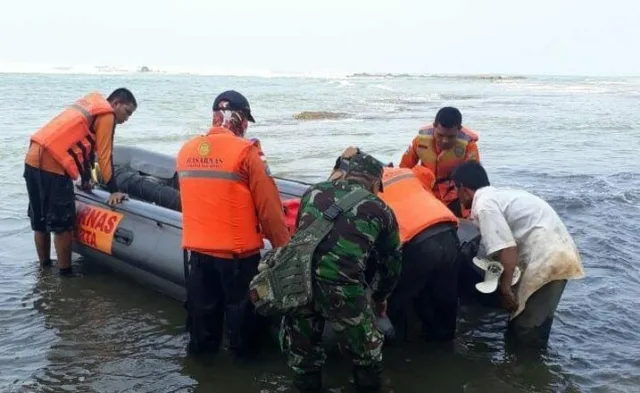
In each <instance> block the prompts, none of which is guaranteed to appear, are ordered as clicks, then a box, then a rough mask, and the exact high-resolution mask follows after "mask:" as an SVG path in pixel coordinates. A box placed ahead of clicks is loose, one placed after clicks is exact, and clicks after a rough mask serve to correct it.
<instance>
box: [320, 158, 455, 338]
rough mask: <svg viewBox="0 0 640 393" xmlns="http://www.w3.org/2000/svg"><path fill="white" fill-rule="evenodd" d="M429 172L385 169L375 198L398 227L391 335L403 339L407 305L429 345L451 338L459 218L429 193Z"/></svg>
mask: <svg viewBox="0 0 640 393" xmlns="http://www.w3.org/2000/svg"><path fill="white" fill-rule="evenodd" d="M358 151H359V149H357V148H354V147H349V148H348V149H346V150H345V151H344V153H343V154H342V156H341V157H339V158H338V160H337V161H336V165H335V167H334V172H333V173H332V174H331V176H330V179H335V178H338V177H341V176H343V174H344V170H345V169H346V168H348V165H349V163H348V160H349V158H350V157H352V156H353V155H354V154H356V153H357V152H358ZM434 183H435V176H434V175H433V172H431V171H430V170H429V169H428V168H426V167H423V166H415V167H413V168H412V169H407V168H392V167H385V168H384V171H383V177H382V184H383V190H384V192H381V193H379V194H378V196H379V197H380V199H382V200H383V201H384V202H385V203H387V204H388V205H389V207H391V210H392V211H393V213H394V214H395V216H396V219H397V221H398V225H399V227H400V241H401V242H402V245H403V247H402V273H401V276H400V281H399V282H398V285H397V286H396V289H395V291H394V292H393V294H392V295H391V297H390V298H389V302H388V308H387V315H388V316H389V319H390V320H391V323H392V324H393V326H394V327H395V329H396V333H399V334H401V335H402V336H404V337H405V338H406V336H407V329H408V326H407V320H406V307H407V304H410V303H413V307H414V310H415V312H416V314H417V315H418V317H419V318H420V320H421V322H422V331H423V335H424V336H425V339H426V340H428V341H449V340H452V339H453V338H454V336H455V328H456V317H457V308H458V294H457V282H458V249H459V240H458V231H457V230H458V218H457V217H456V216H455V215H454V214H453V213H452V212H451V211H450V210H449V209H448V208H447V206H445V205H444V204H443V203H442V202H440V201H439V200H438V199H437V198H436V197H435V196H434V195H433V193H432V189H433V186H434Z"/></svg>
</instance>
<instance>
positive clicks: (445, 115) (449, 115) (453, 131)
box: [433, 106, 462, 150]
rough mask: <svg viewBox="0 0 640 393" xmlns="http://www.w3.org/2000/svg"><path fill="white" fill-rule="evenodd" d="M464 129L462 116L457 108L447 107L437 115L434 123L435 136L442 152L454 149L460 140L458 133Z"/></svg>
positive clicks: (441, 109)
mask: <svg viewBox="0 0 640 393" xmlns="http://www.w3.org/2000/svg"><path fill="white" fill-rule="evenodd" d="M460 129H462V114H461V113H460V111H459V110H458V109H457V108H454V107H452V106H445V107H444V108H440V110H439V111H438V113H436V119H435V120H434V122H433V136H434V137H435V138H436V144H437V145H438V148H439V149H441V150H448V149H451V148H453V146H454V145H455V143H456V141H457V140H458V131H460Z"/></svg>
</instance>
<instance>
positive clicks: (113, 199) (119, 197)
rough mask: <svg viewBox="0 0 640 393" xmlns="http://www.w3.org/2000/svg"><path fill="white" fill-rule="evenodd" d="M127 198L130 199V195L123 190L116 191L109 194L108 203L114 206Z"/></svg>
mask: <svg viewBox="0 0 640 393" xmlns="http://www.w3.org/2000/svg"><path fill="white" fill-rule="evenodd" d="M125 199H129V195H127V194H125V193H123V192H114V193H112V194H111V195H109V200H108V201H107V204H108V205H109V206H113V205H116V204H118V203H120V202H122V201H123V200H125Z"/></svg>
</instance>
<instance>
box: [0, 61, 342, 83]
mask: <svg viewBox="0 0 640 393" xmlns="http://www.w3.org/2000/svg"><path fill="white" fill-rule="evenodd" d="M0 74H54V75H56V74H69V75H130V74H136V75H191V76H228V77H256V78H309V79H343V78H345V77H346V74H344V73H339V72H319V71H318V72H278V71H271V70H264V69H224V68H212V67H177V66H159V67H157V66H148V65H144V64H143V65H100V64H98V65H95V64H74V65H64V64H63V65H57V64H41V63H18V62H2V61H0Z"/></svg>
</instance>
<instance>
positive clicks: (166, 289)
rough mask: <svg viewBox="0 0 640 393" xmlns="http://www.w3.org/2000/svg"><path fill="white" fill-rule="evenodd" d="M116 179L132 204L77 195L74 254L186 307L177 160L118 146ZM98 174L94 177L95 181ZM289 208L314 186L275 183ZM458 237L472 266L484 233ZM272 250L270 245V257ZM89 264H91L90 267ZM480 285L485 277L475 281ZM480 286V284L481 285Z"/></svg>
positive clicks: (466, 226) (468, 226) (470, 229)
mask: <svg viewBox="0 0 640 393" xmlns="http://www.w3.org/2000/svg"><path fill="white" fill-rule="evenodd" d="M113 164H114V176H116V181H117V184H118V188H119V190H120V191H121V192H125V193H127V194H129V198H130V199H128V200H126V201H123V202H122V203H121V204H118V205H117V206H115V207H110V206H108V205H107V203H106V202H107V199H108V197H109V192H107V191H105V190H103V189H100V188H95V189H93V190H92V191H91V192H84V191H81V190H78V189H77V190H76V196H75V198H76V212H77V217H76V233H75V238H74V243H73V251H74V252H75V253H77V254H80V255H81V256H83V257H85V259H86V260H87V261H89V262H90V263H93V262H95V263H100V264H102V265H105V266H107V267H108V268H110V269H111V270H114V271H116V272H119V273H122V274H124V275H126V276H128V277H130V278H132V279H134V280H135V281H137V282H139V283H141V284H143V285H145V286H148V287H151V288H153V289H155V290H157V291H159V292H161V293H164V294H166V295H168V296H170V297H172V298H174V299H176V300H179V301H184V300H185V298H186V292H185V264H184V252H183V250H182V248H181V240H182V239H181V232H182V214H181V212H180V192H179V187H178V177H177V173H176V170H175V157H172V156H170V155H166V154H161V153H157V152H153V151H149V150H144V149H140V148H136V147H130V146H114V151H113ZM95 175H96V174H95V172H94V176H95ZM274 180H275V182H276V185H277V187H278V190H279V192H280V196H281V199H282V201H283V204H286V202H287V201H290V200H295V199H297V198H300V197H301V196H302V194H303V193H304V192H305V191H306V190H307V188H308V187H309V186H310V185H311V184H309V183H305V182H301V181H296V180H288V179H282V178H277V177H276V178H274ZM458 235H459V238H460V242H461V247H462V254H463V257H462V258H463V259H464V260H465V261H466V262H468V263H465V264H467V265H469V266H472V265H473V264H472V263H471V262H470V261H471V259H472V258H473V257H474V256H475V255H476V252H477V250H478V244H479V238H480V236H479V233H478V231H477V229H476V227H475V225H473V224H472V223H470V222H469V221H467V220H461V223H460V227H459V230H458ZM269 248H270V245H269V243H268V241H266V240H265V249H264V250H263V252H264V251H266V250H268V249H269ZM85 263H86V262H85ZM474 280H475V282H478V280H479V281H482V277H480V276H478V277H475V278H474ZM475 282H474V283H475Z"/></svg>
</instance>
